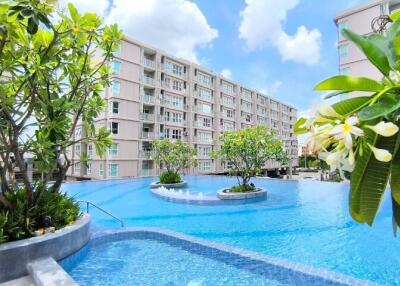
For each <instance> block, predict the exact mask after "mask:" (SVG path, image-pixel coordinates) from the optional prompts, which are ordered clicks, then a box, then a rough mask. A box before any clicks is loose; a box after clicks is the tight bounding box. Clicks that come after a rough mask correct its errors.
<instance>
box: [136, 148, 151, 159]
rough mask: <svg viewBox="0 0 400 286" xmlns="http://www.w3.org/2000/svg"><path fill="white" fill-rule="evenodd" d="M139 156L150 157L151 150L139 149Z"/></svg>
mask: <svg viewBox="0 0 400 286" xmlns="http://www.w3.org/2000/svg"><path fill="white" fill-rule="evenodd" d="M139 156H140V158H144V159H151V150H140V151H139Z"/></svg>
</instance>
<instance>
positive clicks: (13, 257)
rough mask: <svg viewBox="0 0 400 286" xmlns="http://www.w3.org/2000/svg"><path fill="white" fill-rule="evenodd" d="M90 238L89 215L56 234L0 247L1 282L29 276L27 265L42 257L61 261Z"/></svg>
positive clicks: (8, 243)
mask: <svg viewBox="0 0 400 286" xmlns="http://www.w3.org/2000/svg"><path fill="white" fill-rule="evenodd" d="M89 239H90V215H88V214H84V215H83V216H82V217H81V218H80V219H79V220H77V221H75V222H74V223H73V224H71V225H68V226H65V227H63V228H61V229H58V230H56V232H55V233H50V234H45V235H42V236H36V237H31V238H27V239H22V240H17V241H12V242H7V243H3V244H0V283H2V282H5V281H9V280H12V279H16V278H19V277H22V276H25V275H27V274H28V268H27V266H28V264H29V263H30V262H31V261H33V260H37V259H40V258H44V257H52V258H54V260H61V259H63V258H65V257H67V256H69V255H71V254H73V253H74V252H76V251H78V250H79V249H81V248H82V247H83V246H84V245H85V244H86V243H87V242H88V241H89Z"/></svg>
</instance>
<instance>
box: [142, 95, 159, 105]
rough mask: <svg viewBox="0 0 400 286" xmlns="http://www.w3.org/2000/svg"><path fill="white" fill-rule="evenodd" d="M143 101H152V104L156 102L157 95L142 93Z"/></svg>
mask: <svg viewBox="0 0 400 286" xmlns="http://www.w3.org/2000/svg"><path fill="white" fill-rule="evenodd" d="M142 101H143V102H145V103H151V104H154V103H155V102H156V100H155V96H154V95H151V94H148V93H143V94H142Z"/></svg>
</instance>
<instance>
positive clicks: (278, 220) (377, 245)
mask: <svg viewBox="0 0 400 286" xmlns="http://www.w3.org/2000/svg"><path fill="white" fill-rule="evenodd" d="M153 180H154V178H146V179H133V180H114V181H99V182H81V183H72V184H65V185H64V186H63V189H64V190H66V191H67V192H68V193H70V194H71V195H74V196H76V197H77V198H78V199H81V200H88V201H91V202H94V203H96V204H98V205H100V206H101V207H103V208H105V209H106V210H108V211H110V212H112V213H113V214H114V215H116V216H119V217H121V218H123V220H124V222H125V224H126V225H127V226H151V227H160V228H166V229H171V230H174V231H178V232H182V233H186V234H189V235H192V236H195V237H199V238H205V239H208V240H213V241H217V242H221V243H225V244H228V245H231V246H235V247H240V248H243V249H247V250H251V251H255V252H259V253H262V254H266V255H269V256H275V257H278V258H283V259H286V260H289V261H293V262H299V263H302V264H306V265H311V266H316V267H319V268H326V269H328V270H331V271H334V272H337V273H342V274H346V275H349V276H353V277H356V278H360V279H368V280H371V281H374V282H377V283H381V284H385V285H400V275H398V266H399V265H400V242H399V240H398V239H395V238H394V237H393V235H392V230H391V206H390V200H388V198H386V199H385V201H384V202H383V204H382V207H381V211H380V214H379V215H378V217H377V219H376V222H375V225H374V227H373V228H369V227H368V226H366V225H359V224H357V223H355V222H353V221H352V220H351V218H350V216H349V215H348V209H347V201H348V199H347V196H348V185H345V184H336V183H321V182H314V181H279V180H265V179H254V180H253V182H254V183H255V184H256V185H257V186H259V187H262V188H265V189H267V190H268V198H267V200H265V201H262V202H256V203H249V204H239V205H237V204H236V205H186V204H181V203H174V202H168V201H164V200H162V199H160V198H158V197H156V196H154V195H153V194H151V193H150V191H149V184H150V182H152V181H153ZM185 180H187V181H188V188H189V189H190V191H191V192H194V193H196V192H203V193H205V194H206V193H213V192H215V191H216V190H218V189H220V188H223V187H226V186H230V185H232V184H234V183H236V180H235V179H234V178H228V177H217V176H186V177H185ZM91 213H92V216H93V228H94V230H102V229H105V228H112V227H118V223H117V222H115V221H114V220H112V219H110V218H109V217H107V216H105V215H103V214H101V213H99V212H97V211H96V210H94V209H93V210H91Z"/></svg>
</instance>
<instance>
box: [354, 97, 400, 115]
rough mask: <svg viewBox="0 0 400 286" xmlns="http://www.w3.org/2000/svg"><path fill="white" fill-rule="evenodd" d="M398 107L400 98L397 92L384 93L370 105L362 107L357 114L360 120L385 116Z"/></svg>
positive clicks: (399, 106)
mask: <svg viewBox="0 0 400 286" xmlns="http://www.w3.org/2000/svg"><path fill="white" fill-rule="evenodd" d="M398 108H400V98H399V95H397V94H385V95H383V96H382V98H381V99H380V100H379V101H377V102H376V103H374V104H373V105H371V106H368V107H366V108H364V109H362V110H361V111H360V112H359V113H358V116H359V118H360V120H362V121H368V120H371V119H375V118H378V117H383V116H386V115H387V114H390V113H392V112H393V111H395V110H397V109H398Z"/></svg>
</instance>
